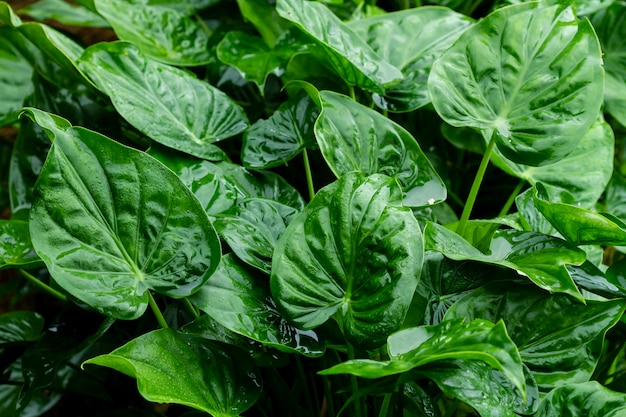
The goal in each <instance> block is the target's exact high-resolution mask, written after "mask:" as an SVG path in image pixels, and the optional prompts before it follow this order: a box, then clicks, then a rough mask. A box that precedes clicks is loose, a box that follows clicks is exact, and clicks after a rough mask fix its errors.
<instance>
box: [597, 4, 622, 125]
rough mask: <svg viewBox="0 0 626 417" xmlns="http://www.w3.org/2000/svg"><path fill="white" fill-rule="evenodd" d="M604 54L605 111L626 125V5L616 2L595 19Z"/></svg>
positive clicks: (598, 13)
mask: <svg viewBox="0 0 626 417" xmlns="http://www.w3.org/2000/svg"><path fill="white" fill-rule="evenodd" d="M591 23H592V24H593V26H594V28H595V29H596V31H597V33H598V38H599V39H600V44H601V45H602V52H603V54H604V56H603V58H604V70H605V74H606V75H605V84H604V85H605V88H604V100H605V108H606V110H607V111H608V112H609V113H610V114H611V116H613V117H615V118H616V119H617V121H619V122H620V123H621V124H622V125H623V126H626V57H625V56H624V39H626V5H625V4H624V3H623V2H615V3H614V4H612V5H611V6H610V7H608V8H605V9H603V10H600V11H598V12H597V13H595V14H594V15H592V16H591Z"/></svg>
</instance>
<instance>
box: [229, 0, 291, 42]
mask: <svg viewBox="0 0 626 417" xmlns="http://www.w3.org/2000/svg"><path fill="white" fill-rule="evenodd" d="M237 5H238V6H239V11H240V12H241V15H242V16H243V17H244V18H245V19H246V20H247V21H249V22H250V23H252V24H253V25H254V27H255V28H256V29H257V30H258V31H259V33H260V34H261V37H262V38H263V40H264V41H265V43H266V44H267V45H268V46H270V47H273V46H274V44H275V43H276V41H277V40H278V38H279V37H281V36H282V34H283V33H284V32H285V31H286V30H287V29H289V27H291V23H289V22H288V21H287V20H284V19H282V18H281V17H280V16H278V13H277V12H276V7H275V5H274V4H271V3H269V2H267V1H265V0H237Z"/></svg>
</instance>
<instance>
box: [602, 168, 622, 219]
mask: <svg viewBox="0 0 626 417" xmlns="http://www.w3.org/2000/svg"><path fill="white" fill-rule="evenodd" d="M604 205H605V211H606V212H608V213H611V214H612V215H613V216H615V217H617V218H618V219H622V220H626V177H624V176H623V175H622V174H620V173H619V172H617V171H615V172H613V176H612V177H611V181H609V184H608V185H607V187H606V190H605V195H604Z"/></svg>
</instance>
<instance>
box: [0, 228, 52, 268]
mask: <svg viewBox="0 0 626 417" xmlns="http://www.w3.org/2000/svg"><path fill="white" fill-rule="evenodd" d="M41 265H42V262H41V259H39V256H37V253H36V252H35V249H34V248H33V244H32V243H31V240H30V233H29V229H28V222H24V221H19V220H0V269H6V268H33V267H37V266H41Z"/></svg>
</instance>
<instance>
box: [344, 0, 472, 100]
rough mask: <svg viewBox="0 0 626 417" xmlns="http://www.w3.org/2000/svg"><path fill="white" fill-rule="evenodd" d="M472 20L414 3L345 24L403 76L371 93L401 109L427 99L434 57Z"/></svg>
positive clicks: (449, 44) (428, 97)
mask: <svg viewBox="0 0 626 417" xmlns="http://www.w3.org/2000/svg"><path fill="white" fill-rule="evenodd" d="M472 23H473V20H472V19H470V18H469V17H467V16H464V15H462V14H460V13H456V12H453V11H452V10H449V9H446V8H444V7H417V8H413V9H408V10H403V11H399V12H394V13H385V14H383V15H378V16H373V17H369V18H365V19H360V20H354V21H352V22H349V23H348V26H349V27H350V28H351V29H352V30H354V31H355V32H356V34H357V35H358V36H360V37H361V38H362V39H363V40H365V41H366V42H367V43H368V44H369V45H370V46H371V47H372V49H373V50H374V51H375V52H376V53H378V54H379V55H380V56H381V57H382V58H383V59H385V60H387V61H388V62H389V63H390V64H391V65H394V66H395V67H396V68H398V69H400V70H401V71H402V74H403V75H404V78H403V79H402V80H401V81H400V83H398V84H397V85H394V86H391V87H389V88H387V89H385V90H386V91H385V95H384V96H381V95H378V94H375V95H374V100H375V102H376V104H377V105H378V106H379V107H381V108H383V109H389V110H391V111H396V112H403V111H411V110H415V109H417V108H420V107H422V106H424V105H426V104H428V103H430V95H429V94H428V88H427V81H428V74H429V73H430V69H431V67H432V65H433V62H434V61H435V59H437V58H438V57H439V56H440V55H441V54H442V53H443V52H444V51H445V50H446V49H448V48H449V47H450V46H451V45H452V44H453V43H454V41H455V40H456V39H457V38H458V37H459V36H460V35H461V33H462V32H463V31H464V30H465V29H467V28H468V27H469V26H470V25H471V24H472Z"/></svg>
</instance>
